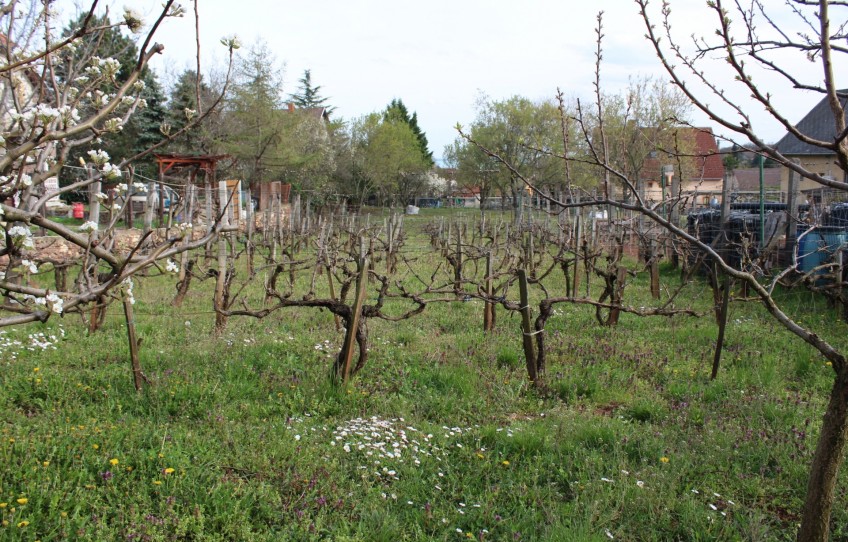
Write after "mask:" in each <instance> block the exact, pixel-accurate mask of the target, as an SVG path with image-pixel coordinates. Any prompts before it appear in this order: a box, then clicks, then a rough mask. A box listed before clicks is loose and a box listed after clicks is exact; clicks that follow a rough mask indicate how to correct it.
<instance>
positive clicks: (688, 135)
mask: <svg viewBox="0 0 848 542" xmlns="http://www.w3.org/2000/svg"><path fill="white" fill-rule="evenodd" d="M677 133H678V136H679V137H680V138H681V139H688V140H690V141H691V140H692V139H694V140H695V150H694V152H693V154H694V156H686V157H683V158H684V160H689V161H691V162H690V163H692V162H693V163H692V167H693V170H694V171H693V174H694V178H689V179H685V180H687V181H692V180H705V181H709V180H721V179H724V162H722V160H721V154H719V152H718V145H716V140H715V136H713V130H712V128H694V127H682V128H678V132H677ZM660 153H662V154H664V155H665V156H664V157H662V158H660V157H657V158H647V159H645V163H644V165H643V166H642V171H641V173H640V177H641V178H642V179H643V180H657V179H659V177H660V171H661V170H662V166H663V165H665V164H670V163H672V162H671V161H670V160H669V158H670V154H669V153H666V152H663V151H660Z"/></svg>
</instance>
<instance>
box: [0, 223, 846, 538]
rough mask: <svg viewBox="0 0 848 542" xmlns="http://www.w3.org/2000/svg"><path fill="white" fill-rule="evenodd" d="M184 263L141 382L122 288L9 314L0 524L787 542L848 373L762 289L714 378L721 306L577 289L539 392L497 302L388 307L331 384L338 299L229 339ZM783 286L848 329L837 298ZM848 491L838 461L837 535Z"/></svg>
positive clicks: (671, 278)
mask: <svg viewBox="0 0 848 542" xmlns="http://www.w3.org/2000/svg"><path fill="white" fill-rule="evenodd" d="M442 213H444V212H442ZM429 218H432V217H431V216H430V215H425V216H422V217H419V218H417V219H414V220H413V219H410V220H409V221H408V226H409V228H410V230H411V231H414V230H415V228H416V227H418V226H420V225H421V224H423V223H424V222H426V221H427V220H428V219H429ZM425 243H426V240H425V239H424V238H423V237H419V236H414V237H413V238H411V239H410V240H409V242H408V246H409V248H410V249H414V250H424V247H425ZM307 278H308V277H304V280H305V279H307ZM555 280H559V279H558V278H555ZM663 280H664V281H665V282H667V283H668V284H675V283H676V281H677V280H678V273H676V272H673V271H671V270H665V271H664V275H663ZM173 282H174V280H173V279H172V278H169V277H150V278H146V279H142V280H140V281H138V285H137V286H136V288H135V296H136V298H137V299H138V302H137V303H136V305H135V310H136V316H137V322H138V331H139V334H140V336H141V337H142V338H143V343H142V348H141V357H142V365H143V367H144V370H145V372H146V374H147V376H148V377H149V378H150V380H151V382H152V385H151V386H149V387H148V388H147V389H146V390H145V391H144V392H143V393H140V394H137V393H135V391H134V390H133V388H132V382H131V377H130V372H129V362H128V359H127V356H128V348H127V343H126V336H125V333H126V331H125V328H124V325H123V316H122V314H121V311H120V307H119V306H118V305H114V306H112V307H111V308H110V312H109V315H108V318H107V320H106V325H105V327H104V329H103V330H102V331H100V332H98V333H96V334H94V335H92V336H87V334H86V332H85V330H84V327H83V326H82V325H81V323H80V321H79V318H78V317H75V316H67V317H66V318H64V319H59V318H56V319H51V320H50V321H49V322H48V323H47V324H46V325H43V326H41V325H36V326H31V327H28V328H19V329H14V330H7V331H5V332H0V360H2V365H0V412H2V413H3V415H2V428H0V436H2V439H1V440H0V465H2V467H0V517H2V527H0V540H42V541H47V540H65V539H78V540H298V541H299V540H339V541H345V540H348V541H353V540H362V541H371V540H376V541H380V540H386V541H389V540H391V541H395V540H450V541H456V540H467V539H473V540H608V539H610V538H614V539H616V540H633V541H650V540H657V541H664V540H791V539H793V535H794V530H795V528H796V525H797V523H798V520H799V517H798V513H799V510H800V508H801V503H802V499H803V496H804V493H805V489H806V476H807V470H808V465H809V463H810V460H811V455H812V450H813V449H814V447H815V438H816V436H817V433H818V430H817V428H818V427H819V424H820V419H821V416H822V413H823V411H824V401H825V399H826V395H827V392H828V391H829V387H830V383H831V381H832V370H831V369H830V368H829V367H828V366H827V364H826V363H825V362H824V361H823V360H822V359H821V358H820V356H817V355H815V353H814V352H813V351H812V350H811V349H810V348H807V347H806V346H804V345H803V344H802V343H801V342H800V341H799V340H797V339H795V338H793V337H792V336H790V335H789V334H788V333H786V332H785V331H783V330H781V329H779V328H778V327H777V326H776V325H775V324H774V323H773V322H772V321H771V320H770V318H769V317H768V316H767V315H766V314H765V313H764V312H763V311H762V310H761V309H760V308H759V307H758V306H756V305H755V304H751V303H743V302H735V303H734V304H733V305H732V307H731V314H730V322H731V324H730V326H729V328H728V339H727V348H726V351H725V353H724V362H723V366H722V369H721V372H720V375H719V378H718V379H717V380H716V381H714V382H711V381H709V370H710V363H711V360H712V353H713V347H714V341H715V336H716V326H715V323H714V321H713V319H712V317H711V315H710V314H707V315H705V316H704V317H701V318H691V317H681V318H675V319H666V318H653V319H647V318H637V317H634V316H631V315H623V316H622V319H621V323H620V325H619V326H618V327H617V328H614V329H609V328H602V327H599V326H598V325H597V323H596V322H595V320H594V315H593V310H592V309H590V308H588V307H584V306H571V305H560V306H558V309H557V313H556V315H555V316H554V317H553V318H551V320H550V321H549V324H548V333H549V343H550V357H549V367H548V372H547V375H546V384H547V389H546V390H545V391H542V392H539V391H536V390H533V389H530V388H528V386H527V383H526V379H525V374H524V369H523V363H524V361H523V354H522V350H521V342H520V334H519V322H520V320H519V319H518V318H517V317H516V316H514V315H513V316H510V315H508V314H506V313H504V312H503V311H500V312H499V313H498V317H499V319H498V329H497V330H496V331H495V332H494V333H492V334H484V333H483V332H482V331H481V328H482V305H481V304H480V303H479V302H477V301H470V302H465V303H452V304H445V305H433V306H431V307H429V308H428V309H427V311H425V313H424V314H422V315H421V316H419V317H417V318H414V319H411V320H407V321H403V322H400V323H387V322H380V321H373V322H371V323H370V324H369V329H370V333H371V339H372V343H371V358H370V360H369V363H368V365H367V366H366V367H365V369H364V370H363V372H362V373H361V374H360V375H359V376H358V377H357V378H356V380H355V381H354V383H353V385H352V386H350V387H349V388H347V389H334V388H333V387H332V386H330V385H329V383H328V374H329V369H330V364H331V361H332V360H331V357H332V356H334V355H335V352H336V351H337V349H338V347H339V346H340V344H341V341H342V335H341V334H340V333H338V332H336V331H335V326H334V323H333V318H332V315H330V314H329V313H327V312H320V311H315V310H310V311H307V310H292V311H287V312H279V313H275V314H273V315H272V316H269V317H268V318H266V319H264V320H252V319H238V318H233V319H231V320H230V322H229V325H228V327H227V330H226V331H225V333H224V334H223V335H221V336H220V337H217V338H215V337H213V336H212V335H211V333H210V332H211V329H212V325H213V318H214V315H213V314H211V299H212V293H211V288H212V284H211V283H212V281H211V280H207V281H205V282H203V283H195V284H194V285H193V287H192V290H191V291H190V293H189V296H188V298H187V299H186V303H185V305H184V307H183V308H182V309H180V310H175V309H173V308H172V307H171V306H170V304H169V302H170V299H171V297H172V294H173ZM554 282H555V281H554ZM552 287H553V288H556V287H557V286H556V284H554V283H552ZM647 289H648V288H647V283H646V281H645V279H644V278H642V277H640V278H638V279H636V280H635V281H634V282H633V284H632V285H631V286H629V287H628V290H627V292H626V294H625V299H626V300H627V301H628V302H629V303H630V304H632V305H635V306H640V305H647V304H649V303H650V300H649V299H648V297H647V296H646V291H647ZM257 293H258V291H257V292H254V295H256V294H257ZM780 297H781V300H782V301H783V302H785V303H787V305H788V306H789V307H790V308H791V312H792V313H793V314H794V315H795V316H797V317H798V318H799V319H801V320H802V321H804V322H806V323H808V324H811V325H815V326H817V327H818V328H819V329H821V330H822V335H824V336H826V337H827V338H828V339H829V340H833V341H834V342H835V343H837V344H839V345H840V346H842V347H848V341H846V339H845V335H846V334H845V330H846V328H845V325H844V324H843V323H841V322H839V321H838V319H837V317H836V315H835V313H833V312H831V311H830V310H829V309H828V308H827V306H826V304H825V303H824V302H823V301H821V300H820V299H818V298H815V297H813V296H811V295H810V294H808V293H803V292H800V291H793V292H786V293H781V294H780ZM709 299H711V294H709V292H708V290H707V288H706V286H705V285H704V284H702V283H700V282H695V283H693V284H692V285H691V286H690V287H688V288H687V291H686V294H685V300H686V302H687V303H689V304H691V305H692V306H695V307H697V308H698V309H699V310H705V311H706V310H708V303H709ZM680 304H681V303H678V305H680ZM38 333H44V334H45V335H43V336H38V337H35V338H34V340H36V342H35V343H33V342H31V341H32V340H33V339H32V338H31V335H33V334H38ZM51 336H54V337H55V338H53V339H51ZM18 343H20V344H18ZM847 491H848V476H846V474H845V469H843V473H842V475H841V479H840V484H839V488H838V492H837V505H836V506H835V508H834V516H833V539H834V540H848V510H846V508H848V507H846V506H845V503H846V502H848V499H846V492H847Z"/></svg>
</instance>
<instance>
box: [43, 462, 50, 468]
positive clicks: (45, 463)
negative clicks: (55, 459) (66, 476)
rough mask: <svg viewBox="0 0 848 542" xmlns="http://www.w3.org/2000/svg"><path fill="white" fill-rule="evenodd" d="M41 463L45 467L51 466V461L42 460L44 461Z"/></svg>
mask: <svg viewBox="0 0 848 542" xmlns="http://www.w3.org/2000/svg"><path fill="white" fill-rule="evenodd" d="M41 464H42V465H44V466H45V467H49V466H50V462H49V461H42V462H41Z"/></svg>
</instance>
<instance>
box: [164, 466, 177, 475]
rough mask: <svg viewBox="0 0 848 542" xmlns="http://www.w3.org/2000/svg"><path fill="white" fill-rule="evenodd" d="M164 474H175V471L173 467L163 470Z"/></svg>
mask: <svg viewBox="0 0 848 542" xmlns="http://www.w3.org/2000/svg"><path fill="white" fill-rule="evenodd" d="M162 472H164V473H165V474H173V473H174V469H172V468H171V467H168V468H167V469H165V470H163V471H162Z"/></svg>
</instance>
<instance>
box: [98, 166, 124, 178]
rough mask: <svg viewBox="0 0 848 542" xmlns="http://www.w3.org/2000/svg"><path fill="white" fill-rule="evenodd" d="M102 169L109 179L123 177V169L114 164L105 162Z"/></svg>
mask: <svg viewBox="0 0 848 542" xmlns="http://www.w3.org/2000/svg"><path fill="white" fill-rule="evenodd" d="M100 171H102V172H103V176H104V177H106V178H107V179H119V178H120V177H121V170H120V169H118V166H116V165H114V164H108V163H107V164H103V168H102V169H101V170H100Z"/></svg>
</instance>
